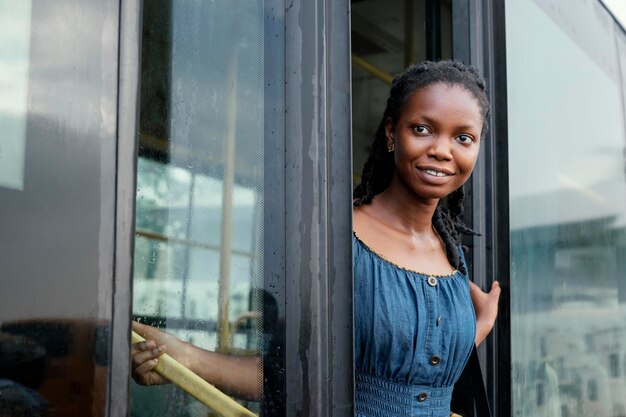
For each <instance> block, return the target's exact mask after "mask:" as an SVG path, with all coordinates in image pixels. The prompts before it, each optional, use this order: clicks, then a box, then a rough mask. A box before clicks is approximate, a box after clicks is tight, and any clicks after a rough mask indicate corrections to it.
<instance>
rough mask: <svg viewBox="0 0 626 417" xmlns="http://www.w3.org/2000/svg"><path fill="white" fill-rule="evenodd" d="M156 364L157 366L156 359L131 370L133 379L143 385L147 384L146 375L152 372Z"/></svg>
mask: <svg viewBox="0 0 626 417" xmlns="http://www.w3.org/2000/svg"><path fill="white" fill-rule="evenodd" d="M158 364H159V360H158V359H150V360H149V361H146V362H144V363H142V364H141V365H140V366H138V367H137V368H135V369H133V375H134V377H135V379H136V380H137V381H138V382H140V383H143V384H147V383H149V382H150V379H149V377H148V374H149V373H150V372H152V371H153V370H154V368H156V366H157V365H158Z"/></svg>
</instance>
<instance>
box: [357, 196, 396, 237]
mask: <svg viewBox="0 0 626 417" xmlns="http://www.w3.org/2000/svg"><path fill="white" fill-rule="evenodd" d="M352 227H353V230H354V233H355V234H356V235H357V236H358V237H359V239H361V240H362V241H365V242H367V243H372V244H374V245H376V243H378V242H379V241H380V242H383V241H384V240H385V236H388V235H389V234H390V230H389V228H388V226H387V225H385V223H384V222H383V221H382V220H381V214H380V213H379V211H378V210H377V208H376V206H375V205H374V204H366V205H362V206H359V207H355V208H354V209H353V210H352Z"/></svg>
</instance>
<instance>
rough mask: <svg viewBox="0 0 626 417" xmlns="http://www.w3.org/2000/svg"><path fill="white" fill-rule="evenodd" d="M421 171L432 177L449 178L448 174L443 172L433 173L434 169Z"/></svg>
mask: <svg viewBox="0 0 626 417" xmlns="http://www.w3.org/2000/svg"><path fill="white" fill-rule="evenodd" d="M422 171H424V172H425V173H427V174H428V175H432V176H434V177H449V176H450V174H446V173H445V172H441V171H435V170H434V169H423V170H422Z"/></svg>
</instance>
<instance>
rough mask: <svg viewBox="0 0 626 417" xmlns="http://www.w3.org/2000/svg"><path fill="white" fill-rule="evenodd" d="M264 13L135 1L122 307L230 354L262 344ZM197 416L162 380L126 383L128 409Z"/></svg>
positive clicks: (257, 7)
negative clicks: (130, 275)
mask: <svg viewBox="0 0 626 417" xmlns="http://www.w3.org/2000/svg"><path fill="white" fill-rule="evenodd" d="M263 13H264V10H263V3H262V2H236V3H233V2H230V1H226V0H221V1H216V2H205V1H200V0H198V1H187V2H172V1H166V0H158V1H152V2H147V3H144V22H143V27H144V34H143V42H142V48H143V51H142V86H141V111H140V125H141V126H140V127H141V130H140V134H139V161H138V172H137V207H136V213H137V214H136V216H137V217H136V241H135V267H134V268H135V269H134V289H133V294H134V295H133V298H134V300H133V314H134V316H135V319H136V320H139V321H142V322H144V323H147V324H150V325H152V326H155V327H158V328H160V329H162V330H165V331H167V332H169V333H171V334H174V335H175V336H177V337H178V338H179V339H182V340H184V341H187V342H189V343H192V344H194V345H196V346H199V347H201V348H203V349H206V350H210V351H217V352H221V353H224V354H231V355H245V356H259V355H260V354H261V349H262V343H261V340H262V338H263V326H262V316H261V311H262V309H263V308H262V307H263V302H262V300H259V296H260V294H261V293H260V292H259V291H257V289H258V288H262V285H263V282H262V260H263V252H262V223H261V222H262V219H263V193H262V192H263V189H262V186H263V164H262V161H263V141H264V137H263V131H264V126H263V118H264V113H263V96H264V92H263V88H264V86H263V31H264V27H263ZM260 372H261V370H259V373H260ZM209 382H210V381H209ZM245 405H246V406H247V407H248V408H250V409H252V410H254V411H255V412H258V411H259V410H260V406H259V405H258V404H255V403H249V402H248V403H245ZM207 413H211V410H210V409H207V408H206V407H205V406H203V405H201V404H199V403H198V402H196V401H195V400H194V399H193V398H192V397H190V396H188V395H186V394H185V393H183V392H182V391H181V390H179V389H177V388H176V387H174V386H172V385H165V386H158V387H143V386H139V385H136V384H134V385H133V386H132V415H133V416H138V417H139V416H141V417H147V416H164V415H168V416H195V415H203V416H206V415H207ZM210 415H212V414H210Z"/></svg>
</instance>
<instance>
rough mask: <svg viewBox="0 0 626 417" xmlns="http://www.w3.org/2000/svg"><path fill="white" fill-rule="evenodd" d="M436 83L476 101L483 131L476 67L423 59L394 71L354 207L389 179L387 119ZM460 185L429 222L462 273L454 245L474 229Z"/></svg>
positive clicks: (483, 97)
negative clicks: (467, 221) (465, 213)
mask: <svg viewBox="0 0 626 417" xmlns="http://www.w3.org/2000/svg"><path fill="white" fill-rule="evenodd" d="M436 83H444V84H449V85H459V86H461V87H463V88H464V89H465V90H466V91H468V92H469V93H470V94H471V95H472V96H473V97H474V98H475V99H476V101H477V102H478V106H479V108H480V112H481V115H482V117H483V126H482V131H481V136H483V135H484V134H485V132H486V131H487V115H488V114H489V101H488V99H487V94H486V85H485V80H484V79H483V78H482V77H481V76H480V74H479V73H478V71H477V70H476V69H475V68H473V67H470V66H467V65H465V64H463V63H461V62H457V61H437V62H433V61H425V62H423V63H421V64H417V65H411V66H410V67H408V68H406V69H405V70H404V71H403V72H401V73H400V74H398V75H397V76H396V77H395V78H394V80H393V82H392V84H391V90H390V91H389V98H388V99H387V107H386V108H385V112H384V113H383V117H382V119H381V121H380V124H379V125H378V129H377V130H376V134H375V138H374V143H373V144H372V151H371V152H370V155H369V157H368V158H367V161H366V162H365V165H364V166H363V173H362V175H361V183H360V184H359V185H358V186H357V187H356V188H355V189H354V195H353V197H354V202H353V205H354V207H358V206H360V205H363V204H369V203H370V202H371V201H372V199H373V198H374V196H375V195H377V194H379V193H381V192H383V191H384V190H385V189H386V188H387V187H388V186H389V184H390V183H391V179H392V178H393V175H394V171H395V164H394V157H393V153H390V152H388V150H387V137H386V135H385V124H386V122H387V119H391V121H392V122H393V123H394V125H395V124H397V123H398V120H399V118H400V115H401V114H402V111H403V110H404V106H405V105H406V104H407V102H408V101H409V99H410V98H411V96H412V95H413V94H414V93H415V92H417V91H418V90H420V89H422V88H425V87H427V86H429V85H432V84H436ZM464 197H465V192H464V190H463V187H460V188H458V189H457V190H455V191H454V192H452V193H451V194H450V195H448V196H447V197H446V198H444V199H442V200H440V201H439V204H438V206H437V208H436V209H435V213H434V215H433V226H434V227H435V230H436V232H437V233H438V234H439V236H440V237H441V239H442V240H443V243H444V248H445V251H446V256H447V258H448V261H449V262H450V264H451V265H452V267H453V268H455V269H458V270H460V271H461V272H463V273H465V272H466V271H465V267H464V266H463V265H461V261H460V257H459V251H458V247H459V245H460V243H461V235H463V234H467V235H475V234H476V233H475V232H474V231H473V230H471V229H470V228H468V227H467V226H465V225H464V224H463V221H462V216H463V200H464Z"/></svg>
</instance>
